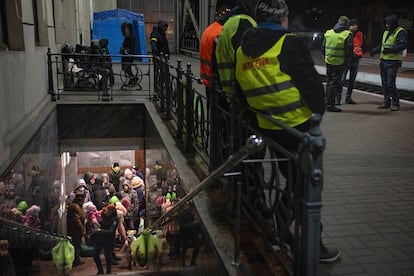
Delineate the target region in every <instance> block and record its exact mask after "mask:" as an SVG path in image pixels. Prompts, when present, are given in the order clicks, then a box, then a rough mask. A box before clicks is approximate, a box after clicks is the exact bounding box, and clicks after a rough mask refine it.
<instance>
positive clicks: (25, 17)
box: [0, 0, 90, 177]
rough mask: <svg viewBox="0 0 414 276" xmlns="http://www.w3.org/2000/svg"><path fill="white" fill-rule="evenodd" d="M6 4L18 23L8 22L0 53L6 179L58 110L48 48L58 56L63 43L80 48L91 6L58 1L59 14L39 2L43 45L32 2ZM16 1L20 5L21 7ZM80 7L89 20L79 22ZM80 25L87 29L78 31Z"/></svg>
mask: <svg viewBox="0 0 414 276" xmlns="http://www.w3.org/2000/svg"><path fill="white" fill-rule="evenodd" d="M5 1H7V2H6V11H7V17H8V19H9V18H12V19H11V20H10V21H8V22H7V27H8V31H7V34H6V35H7V36H8V37H9V38H10V39H9V45H8V46H9V47H8V49H7V50H5V51H0V64H1V66H0V177H1V175H2V174H3V173H5V172H6V171H7V170H9V169H10V168H12V166H13V164H12V162H13V160H15V159H16V158H17V157H18V156H20V154H21V153H22V152H23V150H24V148H25V147H26V146H27V144H28V142H29V141H30V139H31V138H32V137H33V135H34V134H35V133H36V132H37V131H38V130H39V128H40V127H41V125H42V124H43V122H44V121H45V120H46V118H47V117H48V116H49V114H50V113H51V112H52V111H53V110H54V109H55V107H56V104H55V103H54V102H51V100H50V95H48V94H47V91H48V79H47V63H46V61H47V59H46V53H47V48H48V47H50V48H51V51H52V52H53V53H56V52H59V51H60V44H59V43H60V42H64V41H70V42H71V43H77V42H79V34H80V33H82V32H83V33H84V36H89V37H90V28H89V24H90V4H89V1H82V0H76V2H75V1H73V0H63V1H54V4H55V6H54V7H55V11H53V4H52V0H38V1H37V10H38V24H39V25H41V26H39V40H40V41H39V43H38V46H36V45H35V30H34V28H35V27H34V17H33V7H32V1H23V0H21V1H19V0H5ZM14 1H18V5H17V8H16V6H15V5H14ZM83 2H88V3H83ZM75 4H80V5H78V6H79V7H82V10H83V13H82V14H84V15H87V17H86V18H84V20H83V21H79V20H78V21H76V16H75V15H76V11H75V8H76V7H77V5H75ZM78 10H81V9H80V8H78ZM54 19H55V20H54ZM88 20H89V21H88ZM77 22H81V23H82V24H84V25H83V26H81V27H79V28H78V27H77V24H78V23H77ZM55 24H56V26H55ZM20 32H22V34H23V35H22V36H20V38H19V36H18V35H17V36H16V34H19V33H20ZM88 32H89V33H88ZM88 39H89V38H88ZM88 42H89V43H90V40H88ZM55 86H56V84H55Z"/></svg>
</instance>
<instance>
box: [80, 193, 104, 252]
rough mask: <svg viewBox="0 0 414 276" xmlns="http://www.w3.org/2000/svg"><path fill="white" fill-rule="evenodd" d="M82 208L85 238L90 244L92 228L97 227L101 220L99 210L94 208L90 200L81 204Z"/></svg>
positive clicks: (99, 225)
mask: <svg viewBox="0 0 414 276" xmlns="http://www.w3.org/2000/svg"><path fill="white" fill-rule="evenodd" d="M82 207H83V210H84V211H85V240H86V244H87V245H92V243H93V241H92V240H91V235H92V233H93V229H99V228H100V227H101V224H100V222H101V221H102V215H101V211H98V210H97V209H96V206H95V205H94V204H93V203H92V201H88V202H86V203H84V204H83V206H82Z"/></svg>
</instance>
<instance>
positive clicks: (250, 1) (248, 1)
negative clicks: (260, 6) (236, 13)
mask: <svg viewBox="0 0 414 276" xmlns="http://www.w3.org/2000/svg"><path fill="white" fill-rule="evenodd" d="M236 2H237V4H238V5H239V6H240V7H241V8H242V9H243V10H245V11H246V12H247V13H248V14H249V15H254V8H255V7H256V2H257V0H237V1H236Z"/></svg>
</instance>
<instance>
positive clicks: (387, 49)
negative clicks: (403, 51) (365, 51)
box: [382, 48, 391, 55]
mask: <svg viewBox="0 0 414 276" xmlns="http://www.w3.org/2000/svg"><path fill="white" fill-rule="evenodd" d="M382 53H383V54H384V55H386V54H390V53H391V49H390V48H384V50H382Z"/></svg>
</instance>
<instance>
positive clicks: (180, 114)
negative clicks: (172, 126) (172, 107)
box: [176, 59, 184, 140]
mask: <svg viewBox="0 0 414 276" xmlns="http://www.w3.org/2000/svg"><path fill="white" fill-rule="evenodd" d="M176 72H177V137H178V139H179V140H182V139H183V137H182V136H183V122H184V98H183V97H184V89H183V85H182V80H183V72H184V70H183V68H182V65H181V59H178V60H177V68H176Z"/></svg>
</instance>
